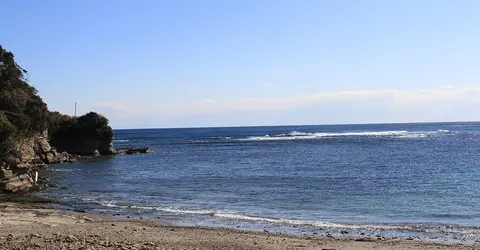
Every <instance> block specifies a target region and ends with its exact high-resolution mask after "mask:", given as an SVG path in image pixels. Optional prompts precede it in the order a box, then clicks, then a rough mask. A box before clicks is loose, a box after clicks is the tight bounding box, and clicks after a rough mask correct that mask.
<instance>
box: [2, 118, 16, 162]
mask: <svg viewBox="0 0 480 250" xmlns="http://www.w3.org/2000/svg"><path fill="white" fill-rule="evenodd" d="M15 135H16V128H15V126H13V125H12V124H11V123H10V122H9V121H8V120H7V118H6V117H5V114H4V113H3V112H2V111H0V159H4V158H5V157H6V156H7V154H8V153H9V151H10V150H11V148H12V147H13V142H14V140H15Z"/></svg>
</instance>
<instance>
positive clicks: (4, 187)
mask: <svg viewBox="0 0 480 250" xmlns="http://www.w3.org/2000/svg"><path fill="white" fill-rule="evenodd" d="M69 161H72V159H71V156H70V155H69V154H68V153H66V152H63V153H58V152H57V151H56V150H55V149H54V148H52V147H50V144H49V143H48V137H47V134H46V133H42V134H36V135H33V136H30V137H28V138H22V139H19V140H18V141H17V143H16V144H15V147H14V149H13V150H12V152H11V154H10V155H9V156H8V157H7V158H6V160H5V161H3V162H0V192H2V191H3V192H16V191H19V190H24V189H28V188H30V187H32V186H33V185H34V184H35V183H34V178H35V169H36V168H37V167H39V166H43V165H45V164H53V163H62V162H69Z"/></svg>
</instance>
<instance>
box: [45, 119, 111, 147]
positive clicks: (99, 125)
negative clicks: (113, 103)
mask: <svg viewBox="0 0 480 250" xmlns="http://www.w3.org/2000/svg"><path fill="white" fill-rule="evenodd" d="M54 117H55V118H54V119H55V120H56V121H58V123H56V124H54V126H55V127H54V129H52V132H51V134H50V137H51V140H52V141H53V142H54V144H56V143H59V142H60V143H61V142H64V141H69V142H70V143H75V142H78V141H84V140H100V141H111V140H112V139H113V130H112V128H111V127H110V126H109V125H108V119H107V118H105V117H104V116H102V115H99V114H97V113H95V112H90V113H88V114H85V115H83V116H80V117H77V118H71V117H69V116H65V115H61V114H55V115H54Z"/></svg>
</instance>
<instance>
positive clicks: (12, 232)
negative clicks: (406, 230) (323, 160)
mask: <svg viewBox="0 0 480 250" xmlns="http://www.w3.org/2000/svg"><path fill="white" fill-rule="evenodd" d="M0 249H165V250H166V249H192V250H193V249H319V250H322V249H352V250H353V249H480V244H475V245H459V244H454V245H442V244H436V243H431V242H425V241H420V240H391V239H390V240H389V239H377V238H356V239H336V238H331V237H325V236H317V237H313V236H289V235H279V234H269V233H258V232H247V231H240V230H231V229H217V228H215V229H211V228H196V227H176V226H171V225H168V224H162V223H158V222H148V221H124V220H122V221H115V220H107V219H105V218H102V217H98V216H93V215H91V214H87V213H78V212H70V211H65V210H59V209H55V208H51V207H49V206H46V205H34V204H18V203H10V202H2V203H0Z"/></svg>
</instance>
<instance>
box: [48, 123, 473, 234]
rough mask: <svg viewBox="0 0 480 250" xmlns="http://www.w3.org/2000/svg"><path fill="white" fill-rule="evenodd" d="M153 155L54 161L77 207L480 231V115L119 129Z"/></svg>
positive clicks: (352, 227)
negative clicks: (464, 119) (446, 119)
mask: <svg viewBox="0 0 480 250" xmlns="http://www.w3.org/2000/svg"><path fill="white" fill-rule="evenodd" d="M114 144H115V146H116V147H128V146H136V147H144V146H148V147H151V148H152V149H153V152H152V153H149V154H139V155H119V156H113V157H100V158H95V159H90V160H84V161H80V162H78V163H74V164H61V165H54V166H51V167H49V168H47V169H46V170H45V171H44V173H42V174H45V175H47V176H49V178H50V179H51V180H52V181H53V182H54V183H57V184H59V185H64V186H66V188H50V189H47V190H44V191H41V193H40V194H41V195H43V196H47V197H51V198H55V199H58V200H60V201H62V202H63V203H64V204H66V205H67V206H69V207H71V208H74V209H82V210H86V211H89V212H92V213H103V214H110V215H111V214H120V216H117V217H118V218H135V219H140V218H141V219H144V220H147V219H148V220H159V221H166V222H169V223H171V224H174V225H183V226H208V227H225V228H238V229H244V230H254V231H269V232H274V233H287V234H307V235H310V234H311V235H328V234H330V235H332V236H334V237H356V236H360V235H372V236H384V237H390V238H420V239H427V240H431V241H442V242H475V241H480V123H417V124H368V125H321V126H273V127H225V128H182V129H132V130H130V129H129V130H115V142H114Z"/></svg>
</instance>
